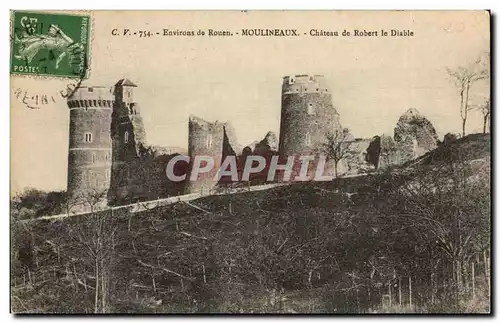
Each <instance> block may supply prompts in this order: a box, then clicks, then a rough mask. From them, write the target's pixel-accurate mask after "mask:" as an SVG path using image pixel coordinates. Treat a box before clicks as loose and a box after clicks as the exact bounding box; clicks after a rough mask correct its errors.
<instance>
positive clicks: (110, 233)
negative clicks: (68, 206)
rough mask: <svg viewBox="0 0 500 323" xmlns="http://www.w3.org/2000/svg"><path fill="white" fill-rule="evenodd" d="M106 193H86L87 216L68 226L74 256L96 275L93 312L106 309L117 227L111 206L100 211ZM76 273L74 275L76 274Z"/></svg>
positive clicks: (101, 311)
mask: <svg viewBox="0 0 500 323" xmlns="http://www.w3.org/2000/svg"><path fill="white" fill-rule="evenodd" d="M104 195H105V192H98V191H93V192H88V193H87V194H85V195H84V196H83V199H84V200H85V202H86V203H87V204H88V205H89V207H90V213H89V214H88V215H85V216H82V217H81V218H80V217H78V219H77V220H76V221H77V223H76V224H73V225H70V231H71V234H70V236H71V238H72V239H73V242H74V244H73V245H74V247H75V248H76V249H75V255H79V257H78V256H77V258H79V259H80V261H82V262H83V263H84V264H85V265H86V267H87V266H88V267H90V268H92V270H93V272H94V275H95V284H94V288H93V290H94V293H95V294H94V313H106V312H109V296H110V286H111V267H112V264H113V261H114V249H115V236H116V230H117V228H118V227H117V223H116V218H115V217H113V214H112V213H113V209H108V210H102V211H99V210H98V207H99V204H101V203H102V199H103V196H104ZM75 275H76V274H75Z"/></svg>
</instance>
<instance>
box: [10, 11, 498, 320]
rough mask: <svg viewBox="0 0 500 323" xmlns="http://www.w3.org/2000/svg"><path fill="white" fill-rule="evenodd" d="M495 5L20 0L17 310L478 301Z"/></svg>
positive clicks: (358, 309)
mask: <svg viewBox="0 0 500 323" xmlns="http://www.w3.org/2000/svg"><path fill="white" fill-rule="evenodd" d="M490 23H491V17H490V13H489V12H488V11H15V10H14V11H11V17H10V25H11V29H10V30H11V35H10V36H11V37H10V43H9V46H10V51H11V54H10V82H11V99H10V100H11V101H10V102H11V104H10V109H11V179H10V181H11V182H10V184H11V186H10V187H11V196H10V205H11V208H10V233H11V246H10V247H11V260H10V266H11V276H10V286H11V290H10V294H11V311H12V312H13V313H61V314H62V313H64V314H67V313H70V314H71V313H74V314H82V313H94V314H100V313H115V314H126V313H134V314H138V313H163V314H171V313H185V314H188V313H227V314H231V313H245V314H267V313H280V314H292V313H297V314H299V313H306V314H319V313H321V314H375V313H418V314H429V313H430V314H436V313H467V314H469V313H478V314H489V313H491V311H492V309H491V306H490V299H491V287H490V286H491V271H490V268H491V267H490V266H491V260H492V259H491V237H492V232H491V187H490V182H491V144H490V140H491V138H490V127H491V125H490V115H491V104H490V83H491V81H490V78H491V76H490Z"/></svg>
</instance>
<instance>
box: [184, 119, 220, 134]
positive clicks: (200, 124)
mask: <svg viewBox="0 0 500 323" xmlns="http://www.w3.org/2000/svg"><path fill="white" fill-rule="evenodd" d="M189 124H190V125H191V126H193V127H197V128H200V129H203V130H205V131H216V130H222V127H223V126H224V125H225V123H223V122H220V121H218V120H216V121H214V122H210V121H207V120H204V119H202V118H200V117H197V116H195V115H190V116H189Z"/></svg>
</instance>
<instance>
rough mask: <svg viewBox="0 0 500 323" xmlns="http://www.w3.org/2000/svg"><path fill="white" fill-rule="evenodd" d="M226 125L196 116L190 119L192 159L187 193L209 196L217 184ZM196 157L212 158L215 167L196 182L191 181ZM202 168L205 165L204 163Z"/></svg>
mask: <svg viewBox="0 0 500 323" xmlns="http://www.w3.org/2000/svg"><path fill="white" fill-rule="evenodd" d="M224 125H225V124H224V123H222V122H219V121H215V122H208V121H205V120H203V119H201V118H198V117H196V116H190V117H189V140H188V154H189V157H190V158H191V160H190V165H189V170H188V173H187V178H186V180H187V183H186V193H187V194H190V193H201V194H204V195H206V194H209V193H210V191H211V190H212V188H214V186H215V185H216V184H217V181H216V180H214V177H215V176H216V175H217V172H218V170H219V167H220V165H221V160H222V154H223V146H224V133H225V132H224ZM196 156H207V157H211V158H212V159H213V161H214V167H213V168H212V169H211V170H210V171H209V172H207V173H202V174H199V175H198V176H197V178H196V180H194V181H191V180H190V176H191V173H192V168H193V163H194V161H195V158H196ZM202 166H204V164H203V163H202Z"/></svg>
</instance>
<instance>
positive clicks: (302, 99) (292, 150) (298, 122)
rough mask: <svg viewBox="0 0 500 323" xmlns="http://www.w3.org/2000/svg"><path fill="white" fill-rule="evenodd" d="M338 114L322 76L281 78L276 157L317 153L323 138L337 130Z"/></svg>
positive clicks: (338, 123) (338, 125) (338, 124)
mask: <svg viewBox="0 0 500 323" xmlns="http://www.w3.org/2000/svg"><path fill="white" fill-rule="evenodd" d="M340 128H341V125H340V122H339V114H338V113H337V111H336V110H335V108H334V107H333V103H332V96H331V94H330V93H329V89H328V85H327V84H326V81H325V79H324V77H323V75H295V76H285V77H284V78H283V86H282V91H281V125H280V139H279V154H280V156H281V157H283V158H286V157H287V156H292V155H309V154H311V153H315V152H317V149H318V146H319V144H320V143H322V142H324V141H325V139H326V135H327V133H329V132H332V131H334V130H336V129H340Z"/></svg>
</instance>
